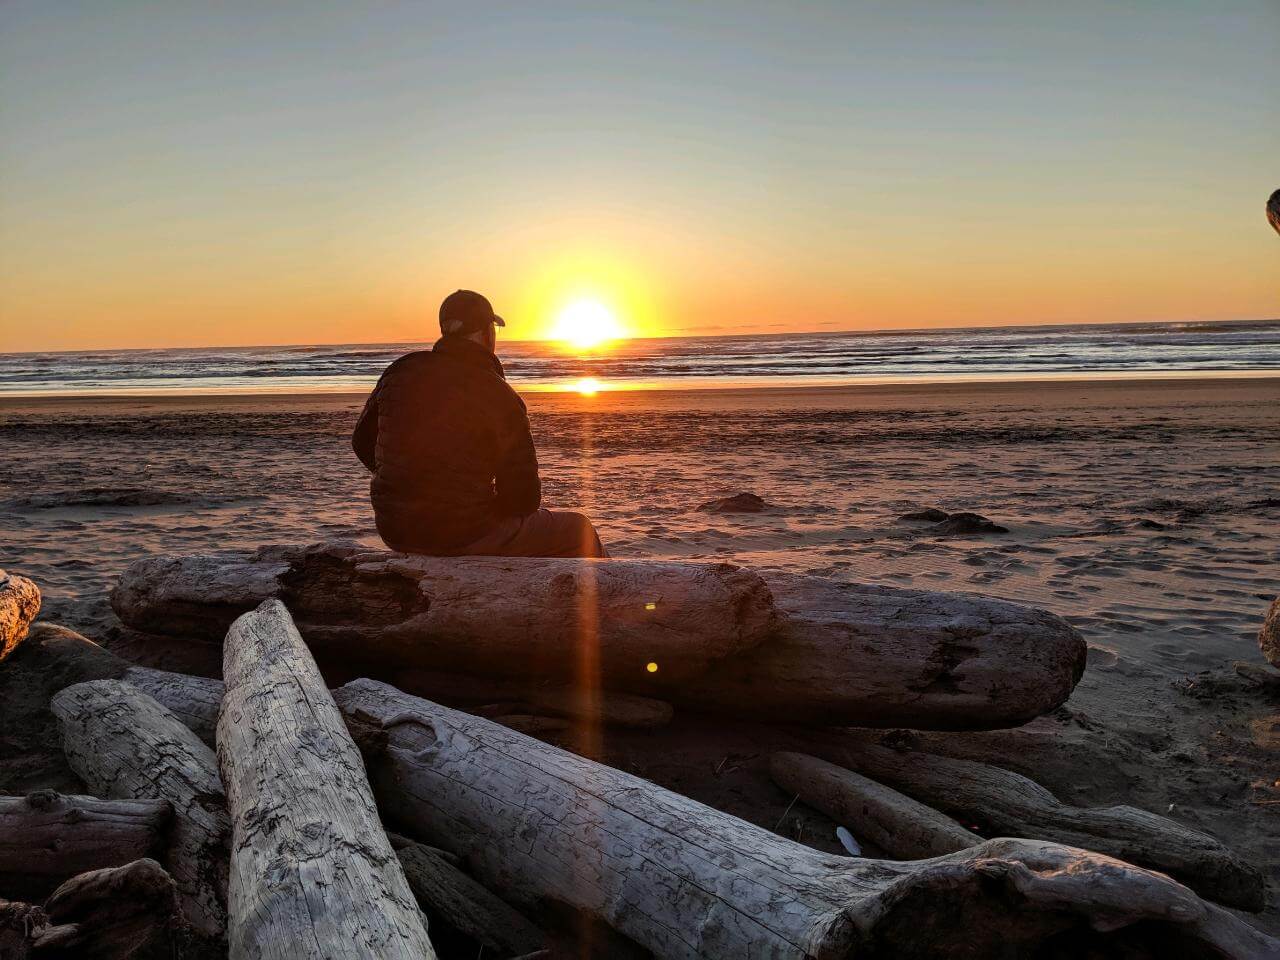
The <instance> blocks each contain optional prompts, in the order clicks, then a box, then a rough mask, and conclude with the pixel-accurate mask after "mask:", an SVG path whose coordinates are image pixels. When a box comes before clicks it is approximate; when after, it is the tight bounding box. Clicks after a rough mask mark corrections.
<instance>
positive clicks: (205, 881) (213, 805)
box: [50, 680, 230, 938]
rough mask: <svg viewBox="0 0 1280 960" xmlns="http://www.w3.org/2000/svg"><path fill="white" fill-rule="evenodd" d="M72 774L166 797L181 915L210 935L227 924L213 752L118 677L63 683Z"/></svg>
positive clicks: (55, 706) (220, 800) (102, 787)
mask: <svg viewBox="0 0 1280 960" xmlns="http://www.w3.org/2000/svg"><path fill="white" fill-rule="evenodd" d="M50 707H51V709H52V710H53V714H54V716H55V717H57V719H58V722H59V724H60V726H61V727H62V741H63V747H64V749H65V750H66V754H67V760H68V761H69V762H70V764H71V769H72V770H74V771H75V772H76V774H77V776H79V777H80V779H81V780H83V781H84V782H85V783H86V784H87V785H88V786H89V788H90V789H92V790H93V791H94V792H95V793H98V794H101V795H102V796H104V797H112V798H135V799H158V800H167V801H168V802H169V804H170V806H171V807H172V808H173V826H172V828H171V829H170V832H169V841H168V847H167V849H166V852H165V856H164V865H165V867H166V868H167V869H168V871H169V873H170V874H171V875H172V876H173V879H174V881H175V882H176V883H177V886H178V898H179V903H180V905H181V907H182V912H183V915H184V916H186V918H187V920H188V921H190V923H191V924H192V926H193V927H195V929H196V930H198V931H199V932H200V933H201V934H203V935H205V936H207V937H214V938H218V937H221V936H223V934H224V933H225V930H226V919H227V917H226V894H227V852H228V840H229V836H230V820H229V819H228V817H227V811H226V800H225V797H224V796H223V792H222V781H221V780H220V779H219V777H218V763H217V758H216V757H215V756H214V755H213V751H212V750H210V749H209V747H208V746H206V745H205V744H204V743H202V742H201V741H200V739H199V738H198V737H197V736H196V735H195V734H194V733H192V732H191V730H189V729H187V727H185V726H184V725H183V724H182V722H181V721H180V720H179V719H178V718H177V717H175V716H174V715H173V714H172V713H170V712H169V711H168V710H166V709H165V708H164V707H162V706H160V704H158V703H156V701H155V700H153V699H151V698H150V697H148V696H147V695H146V694H144V693H143V692H142V691H140V690H138V689H136V688H134V687H132V686H130V685H129V684H127V683H125V682H124V681H122V680H92V681H89V682H87V683H77V684H75V685H74V686H70V687H67V688H66V689H65V690H62V691H61V692H60V693H58V694H57V695H56V696H54V698H53V701H52V703H51V704H50Z"/></svg>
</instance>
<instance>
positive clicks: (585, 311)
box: [551, 300, 626, 350]
mask: <svg viewBox="0 0 1280 960" xmlns="http://www.w3.org/2000/svg"><path fill="white" fill-rule="evenodd" d="M625 336H626V331H624V330H623V329H622V324H620V323H619V322H618V318H617V317H615V316H614V315H613V311H612V310H610V309H609V308H608V307H606V306H605V305H604V304H603V303H601V302H600V301H599V300H575V301H573V302H572V303H570V304H569V305H568V306H567V307H565V308H564V309H563V310H561V311H560V313H559V315H558V316H557V317H556V322H555V325H554V326H553V327H552V328H551V339H553V340H559V341H561V342H563V343H566V344H568V345H569V346H571V347H576V348H577V349H579V350H590V349H591V348H592V347H598V346H601V345H602V344H606V343H608V342H609V341H611V340H620V339H622V338H623V337H625Z"/></svg>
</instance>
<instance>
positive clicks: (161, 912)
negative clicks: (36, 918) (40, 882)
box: [32, 859, 179, 960]
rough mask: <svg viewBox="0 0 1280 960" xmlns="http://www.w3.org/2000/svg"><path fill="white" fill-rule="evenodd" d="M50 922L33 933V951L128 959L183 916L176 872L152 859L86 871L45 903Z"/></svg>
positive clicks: (87, 959)
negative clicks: (179, 901)
mask: <svg viewBox="0 0 1280 960" xmlns="http://www.w3.org/2000/svg"><path fill="white" fill-rule="evenodd" d="M44 911H45V914H46V915H47V917H48V926H46V927H44V928H42V929H41V930H40V931H39V932H37V933H36V935H35V936H34V937H33V938H32V956H33V957H35V958H42V957H47V958H50V960H52V958H55V957H68V958H70V957H76V958H78V960H124V958H126V957H130V956H132V955H133V954H134V953H136V952H137V951H138V950H139V949H141V948H142V947H144V946H146V945H147V944H148V943H150V942H151V941H152V940H153V939H154V938H155V937H156V936H157V935H158V934H160V933H161V932H163V931H164V930H166V929H167V928H168V927H170V925H171V924H172V923H173V921H174V920H175V919H176V918H177V917H178V916H179V910H178V900H177V888H176V887H175V885H174V882H173V878H172V877H170V876H169V874H167V873H166V872H165V871H164V868H163V867H161V866H160V864H158V863H156V862H155V861H154V860H149V859H143V860H135V861H133V862H132V863H129V864H125V865H124V866H119V867H108V868H105V869H102V870H94V871H91V872H89V873H82V874H80V875H79V876H77V877H73V878H71V879H70V880H68V881H67V882H66V883H64V884H62V886H60V887H58V889H57V890H55V891H54V892H53V896H51V897H50V898H49V900H48V901H47V902H46V903H45V905H44Z"/></svg>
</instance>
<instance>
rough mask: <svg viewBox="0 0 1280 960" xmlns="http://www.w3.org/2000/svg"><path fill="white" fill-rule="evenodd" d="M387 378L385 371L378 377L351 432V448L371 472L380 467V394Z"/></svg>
mask: <svg viewBox="0 0 1280 960" xmlns="http://www.w3.org/2000/svg"><path fill="white" fill-rule="evenodd" d="M386 378H387V375H386V374H385V373H384V374H383V375H382V376H381V377H380V378H379V379H378V384H377V386H375V387H374V388H373V393H371V394H369V399H368V400H366V401H365V402H364V410H362V411H361V413H360V419H359V420H358V421H357V422H356V429H355V432H353V433H352V434H351V449H352V450H354V451H355V452H356V456H357V457H359V458H360V462H361V463H363V464H364V465H365V467H366V469H368V470H369V471H370V472H372V471H374V470H377V469H378V457H377V451H378V394H379V393H381V392H382V383H383V381H384V380H386Z"/></svg>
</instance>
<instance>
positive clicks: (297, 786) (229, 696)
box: [217, 600, 435, 960]
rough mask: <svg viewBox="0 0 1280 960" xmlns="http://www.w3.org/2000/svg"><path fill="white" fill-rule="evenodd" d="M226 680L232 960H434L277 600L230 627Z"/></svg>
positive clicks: (221, 738)
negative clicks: (370, 959) (244, 959)
mask: <svg viewBox="0 0 1280 960" xmlns="http://www.w3.org/2000/svg"><path fill="white" fill-rule="evenodd" d="M223 677H224V679H225V683H226V692H225V694H224V696H223V698H222V708H221V712H220V713H219V717H218V737H217V739H218V760H219V763H220V765H221V769H222V777H223V782H224V783H225V784H226V791H227V805H228V808H229V810H230V813H231V822H232V843H231V877H230V893H229V897H228V901H229V914H230V918H229V924H228V931H227V939H228V943H229V947H230V956H231V958H232V960H240V958H264V960H267V958H280V960H284V958H298V957H308V958H315V960H321V958H325V960H328V958H351V960H356V958H367V957H379V958H386V960H392V958H403V960H423V958H427V960H431V958H434V957H435V953H434V952H433V950H432V948H431V943H430V941H428V939H427V932H426V927H425V923H424V921H423V917H422V914H421V913H420V912H419V910H418V906H417V903H416V902H415V900H414V897H413V893H412V892H411V891H410V889H409V885H408V883H407V881H406V880H405V876H404V871H403V870H402V868H401V866H400V861H399V860H398V859H397V857H396V854H395V852H394V851H393V850H392V849H391V844H390V842H389V841H388V840H387V836H386V834H385V833H384V832H383V829H382V824H381V821H380V820H379V819H378V812H377V809H376V808H375V806H374V801H373V794H372V791H371V790H370V787H369V783H368V780H367V779H366V778H365V771H364V764H363V762H362V761H361V759H360V752H359V751H358V750H357V749H356V746H355V744H354V743H353V742H352V740H351V736H350V734H348V733H347V729H346V726H345V724H344V723H343V720H342V716H341V715H340V714H339V713H338V708H337V707H336V706H335V705H334V702H333V697H332V695H331V694H330V693H329V690H328V688H327V687H326V686H325V683H324V680H323V679H322V678H321V676H320V671H319V670H318V669H317V668H316V665H315V661H314V660H313V659H312V657H311V654H310V653H309V652H308V651H307V648H306V645H305V644H304V643H303V642H302V638H301V637H300V636H299V635H298V632H297V630H296V629H295V628H294V625H293V621H292V620H291V619H290V617H289V612H288V610H286V609H285V607H284V605H283V604H282V603H280V601H278V600H267V601H264V602H263V604H262V605H261V606H260V607H258V609H257V610H255V611H253V612H250V613H246V614H244V615H243V616H241V617H240V618H239V619H237V620H236V621H235V623H234V624H232V627H231V629H230V631H228V633H227V637H226V641H225V643H224V645H223Z"/></svg>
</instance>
